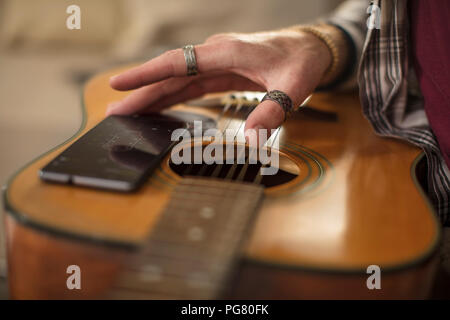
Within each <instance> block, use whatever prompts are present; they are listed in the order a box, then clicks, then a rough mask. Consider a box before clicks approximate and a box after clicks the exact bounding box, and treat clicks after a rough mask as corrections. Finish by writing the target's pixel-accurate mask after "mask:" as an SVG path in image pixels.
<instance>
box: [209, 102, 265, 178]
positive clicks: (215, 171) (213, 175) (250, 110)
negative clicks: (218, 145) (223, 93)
mask: <svg viewBox="0 0 450 320" xmlns="http://www.w3.org/2000/svg"><path fill="white" fill-rule="evenodd" d="M244 99H245V98H244ZM253 100H256V101H258V99H256V98H255V99H253ZM249 101H250V100H249ZM258 102H259V101H258ZM255 108H256V106H254V107H249V110H248V112H247V114H246V115H245V120H243V121H242V122H241V124H240V125H239V127H238V129H237V130H236V132H235V134H234V136H233V139H232V140H233V150H234V146H235V143H236V142H237V135H238V133H239V131H240V130H241V128H242V126H243V125H245V121H246V120H247V118H248V116H249V115H250V113H252V111H253V110H254V109H255ZM226 129H228V128H226ZM226 129H225V130H224V131H223V132H225V131H226ZM222 137H223V135H222ZM244 152H245V148H244ZM241 156H242V154H241V155H236V161H237V160H238V158H239V157H241ZM234 166H236V162H234V163H233V165H232V166H231V167H230V170H231V169H232V168H234ZM222 168H223V163H221V164H218V165H216V167H215V168H214V171H213V173H212V174H211V177H215V178H217V177H218V176H219V174H220V172H221V171H222ZM234 170H235V169H234ZM234 170H233V171H234ZM229 174H230V173H228V174H227V177H225V179H228V175H229Z"/></svg>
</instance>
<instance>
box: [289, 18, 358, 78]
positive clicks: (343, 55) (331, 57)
mask: <svg viewBox="0 0 450 320" xmlns="http://www.w3.org/2000/svg"><path fill="white" fill-rule="evenodd" d="M293 28H294V30H297V31H299V32H302V33H309V34H311V35H312V36H313V37H315V38H316V39H317V40H319V42H321V43H322V50H323V48H326V51H327V52H328V55H322V57H325V58H322V59H325V61H324V62H325V63H326V65H327V67H326V70H325V71H324V74H323V76H322V78H321V81H320V84H319V86H326V85H328V84H330V83H332V82H334V80H336V79H337V78H338V77H339V76H340V75H341V74H342V73H343V71H344V69H345V66H346V65H347V60H348V56H349V49H348V47H347V43H346V39H345V35H343V34H342V31H341V30H339V29H338V28H337V27H335V26H333V25H328V24H315V25H300V26H294V27H293Z"/></svg>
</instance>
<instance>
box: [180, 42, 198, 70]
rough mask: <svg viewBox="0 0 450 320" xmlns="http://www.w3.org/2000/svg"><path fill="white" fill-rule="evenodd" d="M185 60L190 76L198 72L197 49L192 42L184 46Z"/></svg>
mask: <svg viewBox="0 0 450 320" xmlns="http://www.w3.org/2000/svg"><path fill="white" fill-rule="evenodd" d="M183 53H184V60H186V69H187V75H188V76H195V75H197V74H198V68H197V59H196V58H195V50H194V46H193V45H192V44H188V45H187V46H184V47H183Z"/></svg>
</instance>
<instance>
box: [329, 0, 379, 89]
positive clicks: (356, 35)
mask: <svg viewBox="0 0 450 320" xmlns="http://www.w3.org/2000/svg"><path fill="white" fill-rule="evenodd" d="M369 5H370V2H368V1H364V0H347V1H345V2H344V3H342V4H341V5H339V7H337V8H336V9H335V11H333V12H332V13H331V14H330V15H329V16H327V17H324V18H322V19H321V22H325V23H329V24H332V25H334V26H336V27H338V28H339V29H340V30H341V31H342V32H343V33H344V34H345V36H346V38H347V40H348V42H349V46H350V47H351V50H350V51H351V52H350V54H349V59H348V60H349V61H348V64H347V66H346V68H345V71H344V72H343V73H342V75H340V76H339V78H338V79H337V80H336V81H335V82H334V83H333V88H336V89H340V90H348V89H353V88H355V87H356V86H357V73H358V66H359V62H360V59H361V56H362V51H363V46H364V40H365V38H366V33H367V25H366V20H367V18H368V15H367V13H366V10H367V8H368V7H369Z"/></svg>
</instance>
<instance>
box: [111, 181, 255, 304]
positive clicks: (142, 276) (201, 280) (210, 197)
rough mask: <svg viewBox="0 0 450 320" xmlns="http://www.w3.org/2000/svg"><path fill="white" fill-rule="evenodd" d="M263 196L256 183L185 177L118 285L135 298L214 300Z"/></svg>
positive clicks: (123, 295)
mask: <svg viewBox="0 0 450 320" xmlns="http://www.w3.org/2000/svg"><path fill="white" fill-rule="evenodd" d="M262 196H263V187H262V186H260V185H256V184H249V183H242V182H235V181H226V180H215V179H205V178H190V177H189V178H185V179H183V180H182V181H181V183H179V184H178V185H177V186H176V187H175V189H174V190H173V193H172V196H171V199H170V201H169V204H168V206H167V207H166V209H165V210H164V212H163V213H162V215H161V218H160V220H159V221H158V223H157V225H156V227H155V228H154V229H153V230H152V233H151V234H150V237H149V239H148V242H147V243H146V245H145V246H144V248H142V250H141V251H140V253H139V254H138V255H137V257H136V261H133V263H132V264H131V265H132V266H131V268H129V269H128V270H127V271H126V272H125V273H124V275H123V277H122V278H121V280H120V281H119V283H118V285H117V289H118V291H116V292H115V294H114V295H117V297H120V298H133V299H214V298H217V297H219V296H220V294H221V293H222V292H223V290H224V288H225V286H226V283H227V280H228V279H229V277H230V276H231V273H232V270H233V269H234V268H233V267H234V265H235V263H236V262H237V259H238V258H239V253H240V247H241V243H242V241H243V240H244V238H245V234H246V231H247V230H248V227H249V225H250V222H251V218H252V216H253V215H254V213H255V212H256V210H257V208H258V205H259V203H260V201H261V199H262Z"/></svg>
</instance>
